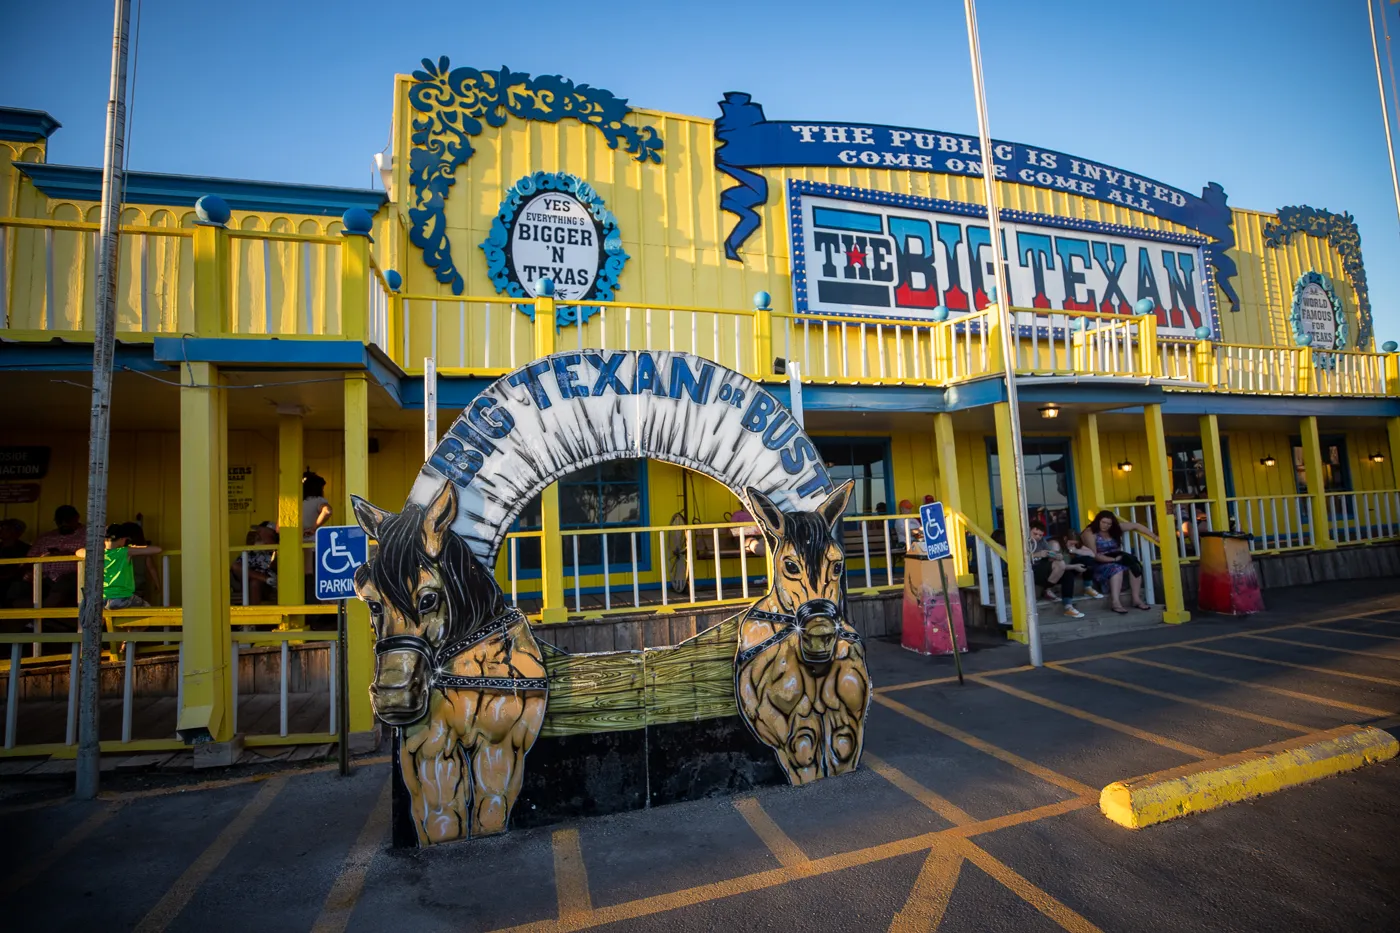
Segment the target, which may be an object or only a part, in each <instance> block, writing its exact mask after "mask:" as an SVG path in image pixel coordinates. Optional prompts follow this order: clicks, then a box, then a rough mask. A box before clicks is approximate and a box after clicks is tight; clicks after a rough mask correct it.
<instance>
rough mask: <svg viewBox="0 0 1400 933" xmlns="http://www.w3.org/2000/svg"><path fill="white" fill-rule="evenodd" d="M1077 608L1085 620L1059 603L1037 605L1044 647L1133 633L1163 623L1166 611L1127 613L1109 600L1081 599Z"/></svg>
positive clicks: (1042, 602)
mask: <svg viewBox="0 0 1400 933" xmlns="http://www.w3.org/2000/svg"><path fill="white" fill-rule="evenodd" d="M1074 607H1075V608H1076V609H1078V610H1079V611H1080V612H1082V613H1084V618H1082V619H1074V618H1070V617H1069V616H1066V615H1065V614H1064V611H1063V610H1062V609H1061V608H1060V604H1059V603H1058V602H1051V601H1049V600H1041V601H1040V602H1039V603H1037V604H1036V609H1037V610H1038V613H1037V614H1038V616H1039V619H1040V642H1041V644H1044V645H1051V644H1055V643H1056V642H1062V641H1076V640H1078V639H1081V638H1097V637H1098V636H1100V635H1117V634H1119V633H1120V632H1133V631H1138V630H1140V629H1145V628H1152V627H1153V626H1156V625H1161V624H1162V610H1161V608H1160V607H1153V608H1152V609H1150V610H1141V609H1129V610H1128V612H1127V613H1126V614H1120V613H1117V612H1114V611H1113V610H1112V609H1110V608H1109V606H1108V600H1106V599H1077V600H1075V601H1074Z"/></svg>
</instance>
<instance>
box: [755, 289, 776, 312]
mask: <svg viewBox="0 0 1400 933" xmlns="http://www.w3.org/2000/svg"><path fill="white" fill-rule="evenodd" d="M772 303H773V296H772V295H770V294H768V293H767V292H754V293H753V306H754V310H757V311H767V310H768V306H769V305H770V304H772Z"/></svg>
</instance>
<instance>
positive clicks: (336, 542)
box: [315, 525, 369, 601]
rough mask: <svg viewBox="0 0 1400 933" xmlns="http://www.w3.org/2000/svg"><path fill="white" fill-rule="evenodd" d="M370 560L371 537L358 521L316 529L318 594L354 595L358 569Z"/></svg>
mask: <svg viewBox="0 0 1400 933" xmlns="http://www.w3.org/2000/svg"><path fill="white" fill-rule="evenodd" d="M367 560H369V538H367V537H366V536H365V532H364V529H363V528H361V527H360V526H359V525H325V526H322V527H320V528H317V529H316V573H315V578H316V598H317V599H319V600H322V601H327V600H336V599H353V598H354V596H355V571H356V569H358V568H359V566H360V565H361V564H363V563H364V562H365V561H367Z"/></svg>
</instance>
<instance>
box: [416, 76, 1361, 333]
mask: <svg viewBox="0 0 1400 933" xmlns="http://www.w3.org/2000/svg"><path fill="white" fill-rule="evenodd" d="M410 86H411V82H410V81H409V80H407V79H404V78H401V79H400V80H399V83H398V86H397V87H398V93H399V100H398V106H397V108H396V113H397V115H398V120H399V123H398V125H399V133H398V136H397V139H396V146H397V158H398V160H399V161H400V164H403V165H406V164H407V161H408V146H407V139H408V131H409V121H410V120H411V117H412V114H411V110H410V108H409V107H408V106H407V104H406V95H407V92H408V89H409V87H410ZM627 122H628V123H631V124H634V125H651V126H654V127H656V128H657V130H658V131H659V132H660V134H661V136H662V138H663V139H664V140H665V143H666V148H665V149H664V150H663V162H662V164H661V165H655V164H650V163H649V164H646V165H643V164H640V163H638V162H637V161H636V160H635V159H633V158H632V157H631V156H629V155H628V154H627V153H626V152H623V151H621V150H612V149H609V148H608V147H607V142H606V140H605V138H604V137H603V136H602V135H601V134H600V133H598V132H597V131H596V130H594V129H592V128H591V127H586V126H583V125H581V124H579V123H576V122H573V121H565V122H562V123H558V124H550V123H542V122H534V121H528V122H527V121H522V120H518V119H515V118H510V119H508V120H507V122H506V124H505V126H504V127H502V128H501V129H499V130H493V129H490V128H488V129H487V130H486V131H485V132H483V133H482V134H481V135H479V136H475V137H472V145H473V147H474V148H475V150H476V152H475V154H474V155H473V156H472V158H471V159H470V160H468V162H467V163H466V165H464V166H462V167H461V168H459V169H458V171H457V176H456V184H455V185H454V186H453V188H452V192H451V194H450V196H449V198H448V201H447V225H448V229H449V230H450V231H451V238H452V250H453V257H454V260H455V262H456V265H457V268H458V269H459V270H460V271H461V272H462V274H463V276H464V277H465V279H466V292H465V293H466V294H469V295H483V296H484V295H491V294H494V293H495V288H494V286H493V285H492V283H491V282H490V280H489V279H488V278H487V276H486V272H485V264H484V262H483V261H482V256H481V252H480V250H479V244H480V243H481V242H482V240H484V239H485V238H486V236H487V233H488V232H489V229H490V224H491V220H492V218H493V217H494V216H495V213H496V211H497V209H498V207H499V205H500V202H501V199H502V197H503V195H504V192H505V190H506V189H507V188H508V187H509V186H510V185H513V184H514V183H515V182H516V181H517V180H519V179H520V178H522V177H524V176H525V175H527V174H529V173H531V172H535V171H546V172H561V171H562V172H571V173H573V174H576V175H578V176H579V177H581V178H584V179H585V180H587V181H588V182H589V183H590V184H592V185H593V186H594V187H595V188H596V189H597V190H598V192H599V193H600V194H601V195H602V197H603V198H604V200H605V202H606V203H607V205H608V207H609V209H611V210H612V212H613V213H614V214H615V215H616V216H617V218H618V224H619V227H620V228H621V232H622V239H623V245H624V248H625V249H626V251H627V253H628V255H629V256H630V257H631V258H630V260H629V262H628V265H627V268H626V270H625V271H624V273H623V276H622V279H621V284H620V287H619V291H618V299H619V300H620V301H635V302H638V303H655V304H676V305H701V306H718V307H726V308H748V307H750V302H751V300H752V296H753V293H754V292H756V291H758V290H760V289H761V290H764V291H767V292H769V293H770V294H771V295H772V296H773V303H774V307H775V308H776V309H778V310H788V309H790V308H791V302H792V296H791V282H790V279H789V270H790V261H791V253H790V246H789V232H788V216H787V204H786V198H787V182H788V180H789V179H793V178H798V179H804V180H808V181H815V182H824V183H828V184H834V185H846V186H850V187H855V188H865V189H872V190H880V191H892V192H897V193H902V194H910V195H915V196H919V197H925V198H942V199H947V200H953V201H963V202H972V203H980V202H981V201H982V197H981V190H980V189H981V182H980V181H979V180H978V179H976V178H967V177H962V176H953V175H933V174H928V173H923V172H901V171H895V170H888V169H870V168H861V167H850V168H844V167H843V168H810V169H803V168H794V169H764V170H762V172H761V173H762V174H763V175H764V177H766V178H767V179H768V182H769V197H768V203H767V204H766V205H765V206H764V207H763V208H762V209H761V211H760V214H761V217H762V220H763V223H762V226H761V227H760V228H759V230H758V231H757V232H756V233H755V234H754V235H753V236H752V237H751V238H750V239H749V241H748V242H747V243H746V244H745V246H744V249H743V253H742V255H743V262H742V263H738V262H731V261H729V260H726V259H724V258H723V247H722V243H723V239H724V237H725V236H726V235H727V233H728V231H729V230H730V229H731V228H732V226H733V223H734V218H733V217H732V216H731V215H728V214H724V213H722V212H721V211H720V209H719V197H720V193H721V192H722V191H723V190H725V189H726V188H729V187H730V186H732V185H733V181H732V179H729V178H727V177H725V176H722V175H720V174H719V173H718V172H716V171H715V170H714V167H713V165H714V145H715V139H714V124H713V122H712V121H710V120H706V119H700V118H695V117H681V116H677V115H674V114H665V113H659V112H654V111H647V110H635V111H633V113H632V114H631V115H630V116H629V117H628V118H627ZM400 177H402V178H406V173H401V174H400ZM999 192H1000V196H1001V198H1002V200H1003V204H1004V205H1005V206H1006V207H1008V208H1013V209H1016V210H1023V211H1035V212H1039V213H1045V214H1054V215H1058V216H1067V217H1075V218H1079V219H1084V220H1093V221H1099V222H1103V223H1114V224H1123V225H1126V226H1130V227H1138V228H1142V229H1149V230H1164V231H1172V232H1177V233H1193V232H1194V231H1191V230H1189V229H1187V228H1185V227H1182V226H1180V225H1177V224H1173V223H1170V222H1168V221H1165V220H1163V219H1162V218H1160V217H1158V216H1155V215H1151V214H1146V213H1143V212H1141V211H1136V210H1132V209H1129V208H1126V207H1122V206H1119V205H1115V204H1110V203H1107V202H1103V201H1097V200H1091V199H1087V198H1082V197H1079V196H1077V195H1073V194H1069V193H1067V192H1061V191H1051V190H1047V189H1043V188H1036V187H1030V186H1025V185H1017V184H1009V183H1001V184H1000V185H999ZM1270 216H1271V215H1267V214H1259V213H1257V212H1248V211H1237V212H1236V238H1237V241H1238V245H1237V248H1236V250H1235V251H1234V255H1235V260H1236V263H1237V264H1238V266H1239V268H1240V275H1239V277H1238V278H1237V279H1236V280H1235V286H1236V289H1237V291H1238V292H1239V294H1240V297H1241V300H1242V308H1241V311H1240V313H1238V314H1231V313H1230V312H1229V311H1228V310H1222V311H1221V321H1222V328H1223V334H1224V338H1225V340H1227V341H1231V342H1240V343H1265V344H1283V343H1291V342H1292V341H1291V335H1290V334H1289V333H1288V328H1287V308H1288V306H1289V304H1290V303H1291V301H1292V283H1293V281H1294V280H1296V278H1297V276H1298V275H1299V274H1301V273H1302V272H1305V271H1307V270H1308V269H1316V270H1318V271H1321V272H1325V273H1327V274H1328V275H1329V276H1330V277H1331V278H1333V279H1334V281H1336V282H1337V283H1338V291H1339V294H1341V295H1342V296H1343V301H1344V302H1345V303H1346V304H1347V308H1348V312H1349V314H1350V315H1351V317H1352V318H1353V319H1354V317H1355V307H1356V302H1355V295H1354V293H1353V291H1352V289H1351V286H1350V283H1349V282H1347V281H1346V280H1345V277H1344V276H1342V275H1341V274H1340V273H1341V260H1340V257H1338V256H1337V255H1336V253H1335V251H1333V250H1332V249H1331V248H1330V247H1328V246H1327V244H1326V243H1324V242H1321V241H1316V240H1315V239H1313V238H1311V237H1297V238H1295V241H1294V242H1293V243H1292V244H1290V245H1289V246H1288V247H1287V248H1285V249H1281V250H1265V249H1264V247H1263V245H1262V235H1261V233H1260V228H1261V226H1262V224H1263V223H1264V222H1265V221H1266V220H1268V219H1269V217H1270ZM396 258H398V259H400V261H401V263H402V267H403V268H402V270H401V271H403V272H404V275H405V279H406V282H407V290H408V291H409V292H411V293H415V294H437V295H441V296H443V297H447V296H448V295H449V292H448V291H447V289H446V288H444V287H442V286H439V285H438V284H437V283H436V282H435V280H434V279H433V276H432V273H431V270H429V269H428V268H427V266H426V265H424V263H423V261H422V257H421V254H420V253H419V251H418V250H417V249H416V248H413V247H408V248H407V249H406V250H405V251H404V253H403V254H402V255H399V254H398V253H397V249H396ZM1270 276H1273V277H1275V278H1276V279H1280V281H1281V284H1279V283H1278V282H1275V283H1272V284H1271V283H1270V281H1269V277H1270ZM1217 297H1218V303H1219V306H1220V307H1221V308H1222V309H1228V304H1226V303H1225V301H1224V296H1223V295H1220V294H1219V293H1217ZM420 326H423V327H425V326H426V325H420ZM498 326H500V325H498ZM418 333H419V332H418V331H417V330H415V338H414V339H415V341H416V340H417V339H418V337H417V334H418ZM1354 333H1355V330H1354V324H1353V334H1354ZM493 337H494V338H495V339H497V340H500V339H503V338H504V332H502V334H498V335H493ZM423 339H427V333H426V330H424V331H423Z"/></svg>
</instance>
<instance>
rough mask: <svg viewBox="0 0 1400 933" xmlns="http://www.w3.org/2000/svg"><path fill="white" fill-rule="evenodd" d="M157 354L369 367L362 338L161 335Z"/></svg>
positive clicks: (173, 358) (170, 358)
mask: <svg viewBox="0 0 1400 933" xmlns="http://www.w3.org/2000/svg"><path fill="white" fill-rule="evenodd" d="M155 358H156V359H157V360H159V361H160V362H162V363H183V362H185V361H187V360H197V361H199V362H202V363H218V364H222V365H239V364H249V363H256V364H264V365H268V366H334V367H341V368H344V367H352V368H355V369H368V368H369V355H368V352H367V350H366V348H365V345H364V344H363V343H360V342H359V341H358V340H334V339H332V340H278V339H277V338H275V337H273V338H270V339H255V340H249V339H241V338H237V337H157V338H156V341H155Z"/></svg>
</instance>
